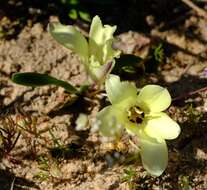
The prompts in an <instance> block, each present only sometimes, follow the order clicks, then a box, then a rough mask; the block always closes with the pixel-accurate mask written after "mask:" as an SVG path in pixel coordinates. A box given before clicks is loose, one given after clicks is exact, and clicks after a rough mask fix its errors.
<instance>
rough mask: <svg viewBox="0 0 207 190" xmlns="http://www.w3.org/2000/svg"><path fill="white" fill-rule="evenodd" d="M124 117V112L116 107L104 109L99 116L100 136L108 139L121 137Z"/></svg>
mask: <svg viewBox="0 0 207 190" xmlns="http://www.w3.org/2000/svg"><path fill="white" fill-rule="evenodd" d="M123 117H124V115H123V112H122V111H121V110H120V109H118V108H116V107H114V106H107V107H105V108H104V109H102V110H101V111H100V112H99V113H98V115H97V122H98V125H99V130H100V134H101V135H103V136H107V137H120V135H121V133H122V130H123V127H124V122H123Z"/></svg>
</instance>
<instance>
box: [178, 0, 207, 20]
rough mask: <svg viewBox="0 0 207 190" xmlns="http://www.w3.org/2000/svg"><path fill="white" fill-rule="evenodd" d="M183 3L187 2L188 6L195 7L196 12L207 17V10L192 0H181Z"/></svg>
mask: <svg viewBox="0 0 207 190" xmlns="http://www.w3.org/2000/svg"><path fill="white" fill-rule="evenodd" d="M181 1H182V2H183V3H185V4H186V5H187V6H188V7H190V8H191V9H193V10H194V11H196V13H197V14H198V15H199V16H201V17H203V18H205V19H207V12H206V11H204V10H203V9H201V8H200V7H198V6H197V5H195V4H194V3H193V2H192V1H191V0H181Z"/></svg>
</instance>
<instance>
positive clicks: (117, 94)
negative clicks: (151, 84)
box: [105, 75, 137, 107]
mask: <svg viewBox="0 0 207 190" xmlns="http://www.w3.org/2000/svg"><path fill="white" fill-rule="evenodd" d="M105 88H106V93H107V96H108V98H109V101H110V102H111V103H112V104H119V105H122V106H124V107H128V106H129V104H132V103H134V104H135V103H136V97H137V89H136V87H135V85H134V84H133V83H129V82H121V81H120V78H119V76H116V75H109V76H108V78H107V79H106V81H105Z"/></svg>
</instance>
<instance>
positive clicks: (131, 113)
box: [127, 106, 144, 124]
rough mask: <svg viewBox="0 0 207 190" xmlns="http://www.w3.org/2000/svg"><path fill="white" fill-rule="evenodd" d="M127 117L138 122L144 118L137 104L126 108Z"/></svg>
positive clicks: (133, 121)
mask: <svg viewBox="0 0 207 190" xmlns="http://www.w3.org/2000/svg"><path fill="white" fill-rule="evenodd" d="M127 117H128V119H129V121H131V122H132V123H137V124H140V123H142V121H143V119H144V112H143V111H142V110H141V109H140V108H139V107H138V106H133V107H131V108H129V109H128V110H127Z"/></svg>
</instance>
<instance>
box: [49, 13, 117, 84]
mask: <svg viewBox="0 0 207 190" xmlns="http://www.w3.org/2000/svg"><path fill="white" fill-rule="evenodd" d="M48 29H49V32H50V33H51V35H52V36H53V37H54V39H55V40H57V41H58V42H59V43H60V44H62V45H63V46H65V47H66V48H68V49H71V50H72V51H74V52H75V53H76V54H77V55H78V56H79V57H80V59H81V61H82V63H83V64H84V66H85V68H86V70H87V72H88V74H89V75H90V77H91V78H92V80H94V81H101V82H103V79H104V77H105V76H106V75H107V74H108V73H110V71H111V70H112V68H113V66H114V63H115V62H114V58H115V57H118V56H119V55H120V51H118V50H114V49H113V48H112V43H113V41H114V37H113V34H114V32H115V30H116V26H109V25H104V26H103V25H102V22H101V20H100V18H99V17H98V16H95V17H94V18H93V20H92V23H91V27H90V32H89V40H87V39H86V38H85V37H84V36H83V35H82V34H81V33H80V32H79V31H78V30H77V29H76V28H75V27H74V26H66V25H62V24H60V23H51V24H50V25H49V27H48Z"/></svg>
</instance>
